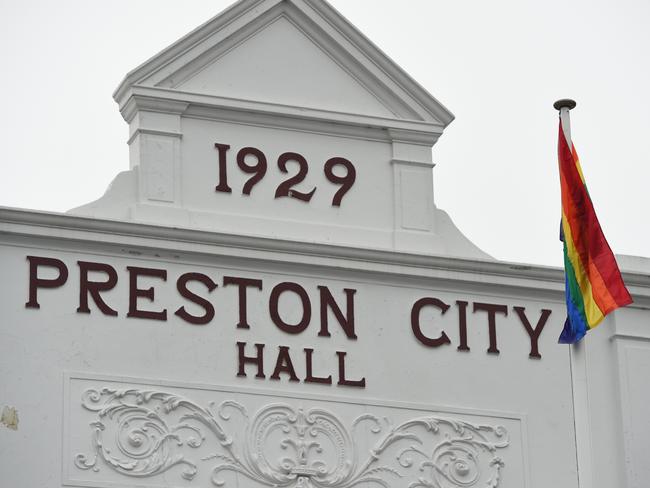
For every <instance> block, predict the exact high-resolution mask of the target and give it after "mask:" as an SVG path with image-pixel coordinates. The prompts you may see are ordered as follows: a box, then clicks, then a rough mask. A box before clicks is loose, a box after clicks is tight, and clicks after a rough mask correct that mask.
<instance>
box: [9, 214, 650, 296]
mask: <svg viewBox="0 0 650 488" xmlns="http://www.w3.org/2000/svg"><path fill="white" fill-rule="evenodd" d="M2 236H16V237H33V238H37V239H58V240H61V241H62V242H76V243H78V244H81V245H83V244H84V243H101V244H103V245H117V246H121V247H125V246H126V247H128V248H137V247H141V248H143V249H164V250H167V251H177V252H183V253H186V254H202V255H204V254H208V255H219V256H233V257H237V258H245V259H253V260H261V261H265V262H282V263H291V264H292V265H308V266H312V267H319V266H320V267H327V268H330V269H345V270H349V271H360V272H366V273H371V274H383V275H387V276H389V275H392V276H406V277H413V278H420V279H422V278H424V279H432V280H434V279H443V280H447V281H453V282H461V283H474V284H478V285H481V286H497V287H501V288H502V289H515V288H517V289H521V290H528V292H532V293H536V292H544V293H546V294H548V293H551V294H552V295H553V296H555V297H556V298H557V299H558V300H560V301H561V300H562V299H563V294H564V272H563V270H562V269H561V268H555V267H549V266H539V265H527V264H520V263H509V262H503V261H483V260H478V259H464V258H455V257H447V256H436V255H426V254H410V253H405V252H397V251H391V250H382V249H371V248H358V247H347V246H340V245H331V244H320V243H313V242H301V241H291V240H284V239H270V238H265V237H258V236H246V235H236V234H226V233H218V232H209V231H203V230H197V229H184V228H177V227H165V226H159V225H151V224H140V223H134V222H125V221H116V220H104V219H95V218H89V217H80V216H73V215H68V214H61V213H50V212H39V211H33V210H23V209H14V208H7V207H0V238H1V237H2ZM623 277H624V279H625V282H626V284H627V285H628V288H629V289H630V292H631V293H632V295H633V296H634V299H635V303H634V304H633V306H634V307H642V308H648V307H650V276H648V275H647V274H643V273H635V272H629V271H628V272H624V273H623Z"/></svg>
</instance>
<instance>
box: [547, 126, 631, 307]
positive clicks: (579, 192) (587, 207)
mask: <svg viewBox="0 0 650 488" xmlns="http://www.w3.org/2000/svg"><path fill="white" fill-rule="evenodd" d="M559 141H560V142H559V144H558V157H559V161H560V174H561V178H560V180H561V183H562V206H563V208H564V211H565V214H566V215H567V218H568V222H569V225H570V226H571V232H572V234H573V238H574V244H575V246H576V249H577V250H578V253H579V255H580V259H581V261H582V263H583V266H584V267H585V270H587V272H588V275H589V281H590V282H591V283H592V287H593V288H594V291H596V290H598V291H597V292H596V293H595V296H594V299H595V300H596V303H597V304H598V306H599V308H601V310H602V311H603V313H604V314H607V313H609V312H611V311H612V310H614V309H615V308H618V307H620V306H624V305H627V304H629V303H631V302H632V299H631V297H630V295H629V293H628V291H627V289H626V288H625V285H624V284H623V280H622V278H621V275H620V272H619V270H618V265H617V264H616V260H615V259H614V255H613V253H612V251H611V249H610V247H609V244H608V243H607V240H606V239H605V236H604V235H603V232H602V229H601V227H600V224H599V222H598V218H597V217H596V213H595V211H594V208H593V205H592V202H591V199H590V198H589V195H588V194H587V189H586V188H585V186H584V184H583V182H582V179H581V177H580V174H579V172H578V169H577V167H576V163H575V160H574V159H573V154H572V151H571V150H570V149H569V145H568V144H567V142H566V139H565V137H564V131H563V130H562V125H561V124H560V133H559ZM590 261H591V262H592V263H593V267H595V270H594V269H593V268H592V266H590ZM594 271H595V272H594ZM599 275H600V276H599ZM599 278H600V279H599ZM601 280H602V285H601V284H600V283H598V282H600V281H601ZM603 288H604V290H603ZM603 292H604V293H603ZM607 295H611V297H612V298H613V300H614V303H611V302H610V300H608V299H607V298H608V297H607ZM601 304H602V306H601Z"/></svg>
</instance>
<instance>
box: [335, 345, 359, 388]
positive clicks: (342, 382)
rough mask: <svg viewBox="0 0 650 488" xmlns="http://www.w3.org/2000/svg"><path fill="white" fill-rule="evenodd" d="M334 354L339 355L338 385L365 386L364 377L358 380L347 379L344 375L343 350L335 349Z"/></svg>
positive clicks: (344, 354)
mask: <svg viewBox="0 0 650 488" xmlns="http://www.w3.org/2000/svg"><path fill="white" fill-rule="evenodd" d="M336 355H337V356H338V357H339V382H338V384H339V385H340V386H355V387H357V388H365V387H366V379H365V378H361V379H360V380H348V379H346V377H345V356H346V355H347V353H345V352H343V351H336Z"/></svg>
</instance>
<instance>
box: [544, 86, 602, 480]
mask: <svg viewBox="0 0 650 488" xmlns="http://www.w3.org/2000/svg"><path fill="white" fill-rule="evenodd" d="M553 107H554V108H555V110H557V111H559V112H560V121H561V122H562V130H563V131H564V137H565V138H566V141H567V143H568V145H569V147H570V148H573V142H571V116H570V115H569V113H570V112H571V110H573V109H574V108H575V107H576V102H575V101H574V100H571V99H568V98H563V99H561V100H558V101H557V102H555V103H554V104H553ZM586 352H587V351H586V350H585V348H584V347H583V344H582V341H579V342H577V343H575V344H572V345H571V348H570V349H569V358H570V359H569V362H570V364H571V382H572V386H573V415H574V425H575V436H576V449H577V451H578V452H577V460H578V478H579V483H580V488H591V487H592V486H593V475H592V473H593V471H592V470H593V459H592V455H591V449H592V445H591V432H590V428H591V427H590V424H591V416H590V408H589V396H588V384H587V355H586Z"/></svg>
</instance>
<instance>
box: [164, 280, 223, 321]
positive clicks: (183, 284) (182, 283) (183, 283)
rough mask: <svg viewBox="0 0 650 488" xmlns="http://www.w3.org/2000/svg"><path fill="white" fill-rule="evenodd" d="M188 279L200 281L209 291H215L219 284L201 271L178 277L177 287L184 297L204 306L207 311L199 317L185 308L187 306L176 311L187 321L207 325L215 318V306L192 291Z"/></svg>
mask: <svg viewBox="0 0 650 488" xmlns="http://www.w3.org/2000/svg"><path fill="white" fill-rule="evenodd" d="M188 281H200V282H201V283H203V284H204V285H205V286H206V287H207V288H208V291H209V292H213V291H214V289H215V288H216V287H217V284H216V283H215V282H214V281H212V280H211V279H210V277H209V276H206V275H204V274H201V273H185V274H184V275H182V276H181V277H180V278H178V281H177V282H176V289H177V290H178V293H180V294H181V296H182V297H183V298H187V299H188V300H189V301H190V302H192V303H195V304H196V305H198V306H199V307H203V309H204V310H205V313H204V314H203V315H201V316H198V317H197V316H196V315H192V314H190V313H188V312H187V310H185V307H181V308H179V309H178V310H176V312H174V313H175V314H176V315H178V316H179V317H180V318H182V319H183V320H184V321H185V322H189V323H190V324H194V325H205V324H207V323H208V322H210V321H211V320H212V319H213V318H214V307H213V306H212V304H211V303H210V302H209V301H208V300H206V299H205V298H203V297H200V296H198V295H197V294H196V293H193V292H191V291H190V290H189V289H188V288H187V282H188Z"/></svg>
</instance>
